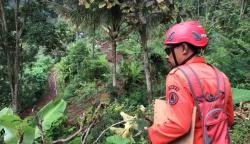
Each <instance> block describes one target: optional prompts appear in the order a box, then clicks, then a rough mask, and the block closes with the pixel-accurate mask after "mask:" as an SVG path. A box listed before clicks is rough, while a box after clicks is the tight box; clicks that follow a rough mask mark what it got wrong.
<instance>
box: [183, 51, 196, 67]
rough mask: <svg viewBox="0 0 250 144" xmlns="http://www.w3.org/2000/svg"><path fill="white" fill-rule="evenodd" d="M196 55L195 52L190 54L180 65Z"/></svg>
mask: <svg viewBox="0 0 250 144" xmlns="http://www.w3.org/2000/svg"><path fill="white" fill-rule="evenodd" d="M195 55H196V53H195V52H194V53H193V54H191V55H190V56H189V57H188V58H187V59H185V60H184V61H183V62H182V63H181V64H180V65H183V64H185V63H186V62H187V61H189V60H190V59H191V58H192V57H194V56H195Z"/></svg>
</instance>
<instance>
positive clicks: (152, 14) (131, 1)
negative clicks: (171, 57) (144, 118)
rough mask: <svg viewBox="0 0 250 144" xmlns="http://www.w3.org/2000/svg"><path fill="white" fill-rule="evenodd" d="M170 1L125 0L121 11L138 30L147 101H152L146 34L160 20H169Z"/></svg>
mask: <svg viewBox="0 0 250 144" xmlns="http://www.w3.org/2000/svg"><path fill="white" fill-rule="evenodd" d="M172 6H173V5H172V3H171V2H170V1H168V0H166V1H162V0H157V1H155V0H127V1H124V3H123V6H122V7H123V12H124V13H126V17H127V20H128V22H129V23H130V24H132V25H133V27H134V28H135V29H136V30H137V31H138V33H139V35H140V40H141V47H142V50H143V61H144V72H145V78H146V83H147V95H148V103H152V82H151V73H150V61H149V49H148V38H149V36H148V34H149V31H150V29H151V28H153V27H154V26H156V25H157V24H159V23H161V22H163V21H164V22H169V20H170V16H171V11H170V9H171V8H173V7H172Z"/></svg>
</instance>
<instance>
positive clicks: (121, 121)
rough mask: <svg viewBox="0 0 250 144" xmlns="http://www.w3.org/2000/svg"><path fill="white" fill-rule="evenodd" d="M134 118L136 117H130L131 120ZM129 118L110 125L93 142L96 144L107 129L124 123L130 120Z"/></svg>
mask: <svg viewBox="0 0 250 144" xmlns="http://www.w3.org/2000/svg"><path fill="white" fill-rule="evenodd" d="M132 119H134V117H133V118H131V119H129V120H132ZM129 120H123V121H120V122H117V123H114V124H112V125H111V126H109V127H108V128H106V129H105V130H104V131H102V132H101V134H100V135H99V137H98V138H97V139H96V140H95V141H94V142H93V144H96V143H97V142H98V140H99V139H100V138H101V136H102V135H103V134H104V133H105V132H106V131H107V130H109V129H110V128H111V127H113V126H116V125H119V124H121V123H124V122H126V121H129Z"/></svg>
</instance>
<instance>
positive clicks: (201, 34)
mask: <svg viewBox="0 0 250 144" xmlns="http://www.w3.org/2000/svg"><path fill="white" fill-rule="evenodd" d="M182 42H186V43H190V44H192V45H194V46H196V47H199V48H205V47H206V46H207V44H208V38H207V36H206V31H205V29H204V28H203V27H202V26H201V25H200V23H199V22H198V21H186V22H182V23H178V24H175V25H174V26H172V27H171V28H170V29H169V30H168V31H167V32H166V36H165V40H164V44H165V45H172V44H179V43H182Z"/></svg>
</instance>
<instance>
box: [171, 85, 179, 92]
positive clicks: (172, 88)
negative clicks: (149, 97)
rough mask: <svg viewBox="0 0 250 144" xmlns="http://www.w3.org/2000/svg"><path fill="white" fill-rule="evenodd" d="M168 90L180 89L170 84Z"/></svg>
mask: <svg viewBox="0 0 250 144" xmlns="http://www.w3.org/2000/svg"><path fill="white" fill-rule="evenodd" d="M168 90H169V91H170V90H175V91H179V90H180V88H178V87H177V86H175V85H170V86H168Z"/></svg>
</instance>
